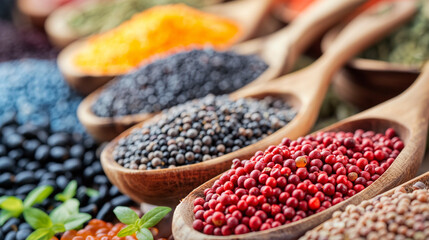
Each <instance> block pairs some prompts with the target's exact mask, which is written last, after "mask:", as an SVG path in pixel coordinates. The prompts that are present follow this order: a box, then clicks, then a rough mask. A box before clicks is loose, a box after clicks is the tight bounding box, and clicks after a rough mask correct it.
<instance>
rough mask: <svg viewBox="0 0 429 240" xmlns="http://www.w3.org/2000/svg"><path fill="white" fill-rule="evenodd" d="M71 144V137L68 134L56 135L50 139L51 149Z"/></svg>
mask: <svg viewBox="0 0 429 240" xmlns="http://www.w3.org/2000/svg"><path fill="white" fill-rule="evenodd" d="M68 142H69V136H67V134H66V133H55V134H52V135H51V136H49V137H48V145H49V146H51V147H55V146H65V145H66V144H68Z"/></svg>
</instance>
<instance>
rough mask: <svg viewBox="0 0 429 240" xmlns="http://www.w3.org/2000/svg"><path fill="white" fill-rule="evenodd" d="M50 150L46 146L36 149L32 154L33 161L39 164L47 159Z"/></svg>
mask: <svg viewBox="0 0 429 240" xmlns="http://www.w3.org/2000/svg"><path fill="white" fill-rule="evenodd" d="M49 151H50V148H49V146H47V145H41V146H39V147H38V148H37V149H36V153H35V154H34V159H36V160H37V161H40V162H44V161H46V160H48V158H49Z"/></svg>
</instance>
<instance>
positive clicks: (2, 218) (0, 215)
mask: <svg viewBox="0 0 429 240" xmlns="http://www.w3.org/2000/svg"><path fill="white" fill-rule="evenodd" d="M13 216H14V214H13V213H12V212H9V211H6V210H2V211H1V212H0V227H1V226H3V224H4V223H5V222H6V221H7V220H9V219H10V218H12V217H13Z"/></svg>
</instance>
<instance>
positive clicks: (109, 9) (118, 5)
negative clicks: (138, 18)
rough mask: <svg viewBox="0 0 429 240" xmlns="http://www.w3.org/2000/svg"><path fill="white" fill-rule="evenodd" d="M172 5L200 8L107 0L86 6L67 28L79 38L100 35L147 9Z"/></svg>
mask: <svg viewBox="0 0 429 240" xmlns="http://www.w3.org/2000/svg"><path fill="white" fill-rule="evenodd" d="M172 3H185V4H187V5H189V6H193V7H200V6H201V5H202V2H201V1H197V0H143V1H142V0H109V1H103V2H94V3H92V4H86V5H85V8H82V10H81V11H78V12H76V13H74V14H73V15H72V16H70V18H69V20H68V25H69V27H70V28H71V29H72V30H73V31H74V32H76V33H77V34H79V35H80V36H87V35H91V34H94V33H102V32H105V31H107V30H110V29H112V28H115V27H117V26H118V25H119V24H121V23H122V22H124V21H126V20H128V19H130V18H131V17H132V16H133V15H134V14H136V13H139V12H141V11H143V10H146V9H148V8H151V7H154V6H157V5H165V4H172Z"/></svg>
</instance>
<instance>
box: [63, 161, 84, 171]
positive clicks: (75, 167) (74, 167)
mask: <svg viewBox="0 0 429 240" xmlns="http://www.w3.org/2000/svg"><path fill="white" fill-rule="evenodd" d="M81 168H82V163H81V161H80V160H79V159H77V158H70V159H67V160H66V161H65V162H64V169H65V170H66V171H71V172H75V171H79V170H81Z"/></svg>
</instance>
